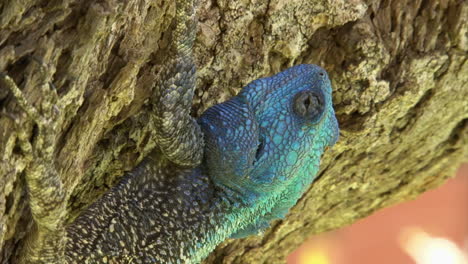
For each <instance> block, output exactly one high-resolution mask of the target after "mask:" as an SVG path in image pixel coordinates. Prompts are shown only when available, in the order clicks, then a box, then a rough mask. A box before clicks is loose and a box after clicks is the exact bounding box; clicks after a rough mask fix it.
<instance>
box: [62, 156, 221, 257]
mask: <svg viewBox="0 0 468 264" xmlns="http://www.w3.org/2000/svg"><path fill="white" fill-rule="evenodd" d="M150 163H151V164H150ZM161 163H163V162H161V161H156V160H152V159H151V158H150V157H149V158H146V159H145V160H144V161H143V162H141V163H140V164H139V165H138V166H137V167H136V168H135V169H134V170H133V171H131V172H130V173H128V174H127V175H126V176H125V177H124V179H123V180H122V182H121V183H119V184H118V185H117V186H115V187H114V189H113V190H112V191H110V192H109V193H107V194H106V195H104V196H103V197H102V198H100V199H99V200H98V201H97V202H96V203H95V204H93V205H92V206H90V207H89V208H88V209H87V210H86V212H85V213H84V214H82V215H80V216H79V217H78V218H77V219H76V220H75V222H74V223H73V225H72V226H70V227H69V228H68V229H67V243H66V251H65V254H66V259H67V263H106V262H108V261H111V260H113V261H114V262H112V263H184V262H181V259H180V256H181V255H185V256H190V255H193V253H190V252H188V251H189V250H190V249H189V248H188V247H187V246H188V245H195V248H193V250H196V245H197V243H204V240H205V239H206V236H207V234H208V231H209V230H215V229H216V225H218V224H219V221H220V220H221V219H222V218H223V215H225V213H226V209H227V206H226V202H225V201H224V202H223V199H222V198H220V197H223V196H222V195H220V193H219V192H221V190H216V188H215V187H214V185H213V183H212V182H211V180H210V179H209V177H207V176H206V175H204V174H202V169H201V168H197V169H183V168H180V167H178V166H173V165H168V166H155V164H161ZM184 243H185V245H184ZM200 246H201V245H200ZM181 250H187V252H181ZM96 254H97V255H96ZM93 255H96V257H94V258H93V257H91V258H90V256H93ZM137 256H138V257H137Z"/></svg>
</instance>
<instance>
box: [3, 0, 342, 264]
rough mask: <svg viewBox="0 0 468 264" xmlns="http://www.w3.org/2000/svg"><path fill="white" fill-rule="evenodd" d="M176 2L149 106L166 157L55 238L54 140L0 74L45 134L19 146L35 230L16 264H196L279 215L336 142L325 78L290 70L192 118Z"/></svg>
mask: <svg viewBox="0 0 468 264" xmlns="http://www.w3.org/2000/svg"><path fill="white" fill-rule="evenodd" d="M177 4H178V6H177V15H176V19H177V23H176V28H175V33H174V36H173V42H174V47H173V52H174V54H173V56H174V58H173V60H171V61H170V62H169V63H168V65H166V66H167V67H165V69H164V70H163V71H162V73H161V74H160V80H159V82H158V84H157V85H156V89H155V95H154V98H153V99H154V101H153V103H154V105H155V110H154V112H155V113H154V120H155V127H156V130H157V131H156V132H157V133H158V145H159V147H160V148H159V150H155V151H160V152H161V153H162V154H163V156H164V157H165V158H163V159H159V160H153V159H152V158H151V156H149V157H147V158H146V159H145V160H144V161H143V162H142V163H140V165H138V166H137V167H136V168H135V169H134V170H132V171H131V172H130V173H128V174H127V175H126V176H124V178H123V180H122V181H121V182H120V183H119V184H118V185H117V186H115V187H114V188H112V189H111V190H110V191H109V192H108V193H106V194H105V195H103V197H101V198H100V199H99V200H98V201H97V202H96V203H95V204H93V205H91V206H90V207H89V208H88V209H87V210H86V211H85V212H84V213H83V214H82V215H80V216H79V217H78V218H77V219H76V220H75V221H74V222H73V223H72V224H71V225H70V226H69V227H67V228H66V230H64V228H63V222H64V221H63V219H64V216H63V214H64V212H65V207H64V206H65V204H66V200H67V198H66V197H65V196H64V195H65V194H64V192H63V190H62V185H61V182H60V180H59V177H57V172H56V170H55V169H54V167H53V153H54V151H53V145H54V144H52V143H50V141H51V140H53V138H54V136H48V135H49V134H51V132H50V130H47V129H49V128H48V126H47V122H45V121H44V120H42V119H41V117H40V116H38V115H37V111H36V110H35V109H33V108H31V107H30V106H28V105H27V104H26V100H25V99H24V98H23V97H22V94H21V91H20V90H19V88H18V87H17V86H16V85H15V84H14V83H13V82H12V81H11V79H9V78H8V77H5V79H4V81H5V83H7V84H8V86H9V88H10V89H11V90H12V92H13V94H14V95H15V97H16V98H18V103H19V104H20V105H21V106H22V107H23V108H24V109H25V110H26V112H27V113H28V114H29V116H31V117H32V118H33V120H35V121H36V122H37V123H38V126H39V134H40V135H42V137H44V140H42V141H40V142H39V143H37V142H33V143H32V145H33V146H32V147H31V148H28V147H26V149H27V150H29V151H31V152H32V153H31V155H32V156H33V157H35V158H34V159H33V160H32V165H31V166H30V168H29V170H28V172H27V174H26V179H27V182H28V189H29V193H30V200H31V211H32V214H33V217H34V220H35V222H36V224H37V231H36V232H35V233H34V235H32V236H31V237H30V238H29V240H28V242H27V243H26V247H25V251H24V252H25V253H24V258H23V262H25V263H60V262H62V261H63V255H65V260H66V263H126V262H128V263H198V262H199V261H201V260H202V259H203V258H204V257H206V256H207V255H208V254H209V253H210V252H211V251H212V250H213V249H214V248H215V247H216V245H218V244H219V243H221V242H222V241H224V240H225V239H226V238H229V237H233V238H237V237H244V236H247V235H251V234H255V233H257V232H258V231H259V230H262V229H265V228H266V227H267V226H268V224H269V222H270V221H271V220H274V219H278V218H282V217H284V215H285V214H286V213H287V211H288V210H289V208H290V207H292V206H293V205H294V204H295V203H296V202H297V200H298V199H299V198H300V196H301V195H302V194H303V192H304V191H305V190H306V188H307V187H308V186H309V185H310V183H311V182H312V181H313V179H314V177H315V175H316V173H317V171H318V168H319V163H320V157H321V155H322V153H323V151H324V149H325V148H326V147H327V146H332V145H333V144H334V143H335V142H336V140H337V138H338V124H337V121H336V118H335V115H334V111H333V107H332V98H331V85H330V81H329V79H328V76H327V74H326V72H325V71H324V70H323V69H321V68H320V67H318V66H315V65H299V66H295V67H292V68H290V69H288V70H285V71H283V72H281V73H279V74H277V75H274V76H272V77H268V78H263V79H259V80H256V81H253V82H252V83H250V84H249V85H247V86H246V87H245V88H243V89H242V91H241V92H240V93H239V94H238V95H237V96H235V97H233V98H231V99H230V100H228V101H227V102H224V103H222V104H219V105H215V106H213V107H211V108H209V109H208V110H207V111H205V113H203V115H202V116H201V117H200V118H199V119H198V120H197V122H195V120H194V119H193V118H191V117H190V115H189V112H190V105H191V100H192V96H193V90H194V88H195V87H194V85H195V67H194V64H193V61H192V58H191V49H192V45H193V39H194V34H195V32H194V25H193V23H194V22H193V14H191V11H190V10H192V8H193V7H192V6H191V5H190V3H189V1H184V0H180V1H178V2H177ZM39 138H41V137H40V136H39ZM44 142H45V143H47V142H49V145H50V146H47V147H43V144H44ZM25 145H26V146H27V144H25ZM36 145H37V146H36ZM31 149H32V150H31ZM38 157H41V158H38ZM202 157H203V159H202ZM44 186H47V190H44V189H43V187H44ZM43 194H46V195H43Z"/></svg>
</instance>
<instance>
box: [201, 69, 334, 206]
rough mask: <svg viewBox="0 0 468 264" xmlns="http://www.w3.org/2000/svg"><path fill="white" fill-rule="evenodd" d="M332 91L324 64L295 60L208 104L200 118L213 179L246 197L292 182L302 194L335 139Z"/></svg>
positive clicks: (209, 168)
mask: <svg viewBox="0 0 468 264" xmlns="http://www.w3.org/2000/svg"><path fill="white" fill-rule="evenodd" d="M331 92H332V91H331V84H330V80H329V79H328V76H327V73H326V72H325V70H323V69H322V68H320V67H318V66H315V65H298V66H295V67H292V68H289V69H287V70H285V71H283V72H281V73H278V74H276V75H274V76H271V77H267V78H262V79H258V80H256V81H253V82H252V83H250V84H249V85H247V86H246V87H244V88H243V89H242V91H241V92H240V93H239V94H238V95H237V96H235V97H233V98H232V99H230V100H228V101H227V102H224V103H222V104H219V105H216V106H214V107H212V108H210V109H208V110H207V111H206V112H205V113H204V114H203V115H202V117H201V118H200V124H201V126H202V130H203V132H204V135H205V142H206V148H205V153H206V154H205V166H206V167H207V169H208V173H209V175H210V177H211V178H212V179H213V181H214V182H215V184H217V185H219V186H220V187H222V188H223V189H225V190H227V191H229V192H231V191H232V192H233V193H241V196H242V199H243V200H247V201H253V200H256V199H257V198H259V197H262V196H265V195H264V194H268V193H275V192H282V191H283V190H284V188H285V187H286V186H290V185H291V184H292V185H294V189H295V191H296V192H300V193H301V194H302V192H303V191H304V190H305V188H306V187H307V186H308V185H309V184H310V183H311V182H312V181H313V179H314V177H315V175H316V173H317V171H318V167H319V163H320V157H321V155H322V153H323V151H324V150H325V148H326V147H328V146H333V145H334V144H335V143H336V141H337V139H338V134H339V130H338V122H337V120H336V117H335V113H334V110H333V106H332V96H331Z"/></svg>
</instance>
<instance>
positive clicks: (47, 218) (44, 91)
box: [0, 60, 66, 263]
mask: <svg viewBox="0 0 468 264" xmlns="http://www.w3.org/2000/svg"><path fill="white" fill-rule="evenodd" d="M36 61H37V60H36ZM37 62H38V64H39V78H40V80H39V83H40V84H39V85H35V86H33V85H34V84H32V81H31V79H30V78H31V76H28V77H26V78H25V81H24V83H23V90H25V91H31V90H32V89H35V88H39V89H40V91H41V99H42V100H41V101H40V103H39V106H38V108H36V107H35V106H33V105H32V104H31V103H30V102H28V100H27V98H26V96H25V94H24V93H23V92H22V90H21V89H20V88H19V87H18V85H17V84H16V83H15V82H14V80H13V79H12V78H11V77H10V76H8V75H6V74H0V85H2V87H6V88H7V89H8V90H9V91H11V93H12V95H13V97H14V98H15V100H16V102H17V103H18V105H19V106H20V107H21V109H22V110H23V111H24V112H25V113H26V114H27V117H28V118H27V120H25V121H26V122H27V121H28V120H29V121H32V122H33V123H34V125H35V126H34V127H33V129H32V130H30V129H25V128H22V129H19V130H18V132H17V133H18V134H17V135H18V141H19V145H20V147H21V149H22V151H23V153H24V156H25V158H26V160H28V166H27V167H26V173H25V177H26V183H27V187H28V195H29V204H30V208H31V213H32V216H33V218H34V221H35V223H36V228H35V232H34V234H32V235H31V236H30V237H29V238H27V242H26V244H25V252H24V254H23V255H22V256H23V257H24V259H25V260H24V262H25V263H56V262H57V261H58V257H57V256H56V255H57V254H59V252H57V249H60V248H61V247H62V246H63V245H62V244H63V243H62V241H61V240H62V239H63V237H64V236H63V235H62V234H63V233H64V231H63V219H64V216H65V205H66V203H65V192H64V190H63V187H62V182H61V179H60V177H59V175H58V173H57V170H56V168H55V165H54V152H55V142H56V137H57V133H58V126H59V121H60V109H59V108H58V107H57V102H58V96H57V93H56V89H55V87H54V86H53V85H52V84H51V83H50V82H48V81H47V72H46V66H45V65H44V63H42V62H40V61H37ZM35 77H36V76H35ZM7 115H8V116H10V117H11V118H12V119H14V120H15V123H17V124H26V122H25V121H23V120H19V119H18V118H17V117H16V116H15V115H13V114H7Z"/></svg>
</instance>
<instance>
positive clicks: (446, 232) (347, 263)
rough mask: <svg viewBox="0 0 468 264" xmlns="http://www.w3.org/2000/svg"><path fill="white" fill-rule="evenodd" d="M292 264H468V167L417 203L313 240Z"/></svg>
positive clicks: (379, 213)
mask: <svg viewBox="0 0 468 264" xmlns="http://www.w3.org/2000/svg"><path fill="white" fill-rule="evenodd" d="M287 263H288V264H355V263H356V264H358V263H359V264H413V263H416V264H468V163H467V164H464V165H462V166H461V167H460V169H459V170H458V173H457V175H456V177H454V178H451V179H449V180H448V181H447V182H446V183H445V184H443V185H442V186H440V187H438V188H437V189H433V190H430V191H427V192H426V193H424V194H422V195H421V196H419V197H418V198H417V199H416V200H413V201H408V202H405V203H401V204H397V205H394V206H392V207H389V208H386V209H383V210H380V211H377V212H376V213H374V214H372V215H371V216H369V217H367V218H365V219H362V220H359V221H357V222H355V223H354V224H352V225H350V226H348V227H345V228H342V229H339V230H335V231H332V232H328V233H323V234H320V235H317V236H314V237H312V238H311V239H310V240H309V241H306V242H305V243H304V244H303V245H302V246H301V247H300V248H298V249H297V250H296V251H294V252H293V253H292V254H291V255H290V256H289V257H288V261H287Z"/></svg>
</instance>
